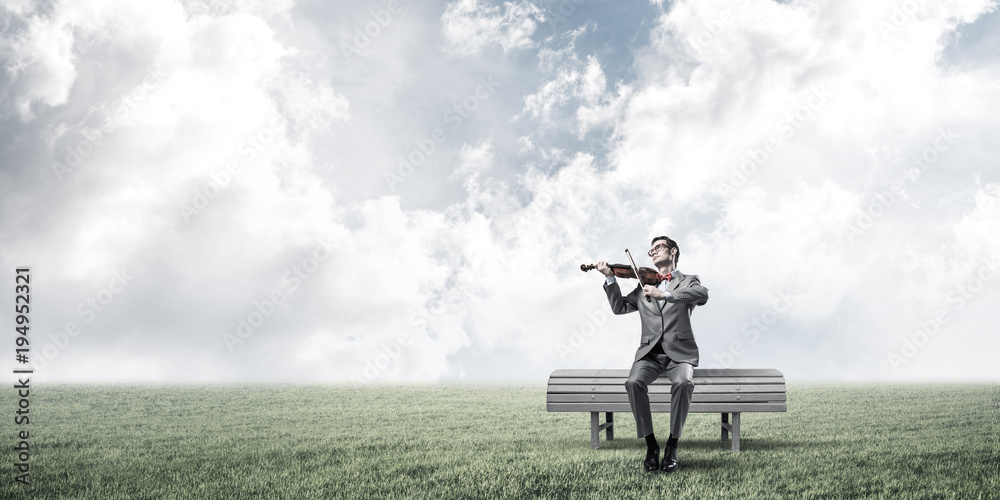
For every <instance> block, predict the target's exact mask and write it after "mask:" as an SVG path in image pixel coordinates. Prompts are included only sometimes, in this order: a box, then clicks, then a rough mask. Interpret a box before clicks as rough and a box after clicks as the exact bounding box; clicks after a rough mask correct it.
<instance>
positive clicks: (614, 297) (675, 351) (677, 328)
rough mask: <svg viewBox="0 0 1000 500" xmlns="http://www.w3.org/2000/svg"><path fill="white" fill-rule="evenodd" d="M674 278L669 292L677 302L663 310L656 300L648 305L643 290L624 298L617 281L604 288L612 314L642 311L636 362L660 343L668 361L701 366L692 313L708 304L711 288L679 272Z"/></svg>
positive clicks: (695, 278) (669, 303) (667, 303)
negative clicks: (692, 326) (640, 334)
mask: <svg viewBox="0 0 1000 500" xmlns="http://www.w3.org/2000/svg"><path fill="white" fill-rule="evenodd" d="M672 275H673V279H671V280H670V284H669V285H667V291H668V292H670V294H671V295H673V296H674V302H666V301H664V303H663V307H660V306H659V303H658V301H657V300H656V299H653V300H651V301H649V302H647V301H646V299H645V298H644V297H643V296H642V288H641V287H636V289H635V290H633V291H632V293H630V294H628V296H626V297H622V292H621V289H620V288H618V281H617V280H616V281H615V282H614V283H611V284H607V283H605V285H604V291H605V292H606V293H607V294H608V302H610V303H611V311H612V312H614V313H615V314H627V313H630V312H634V311H639V318H640V319H641V320H642V338H641V339H640V343H639V349H638V350H636V351H635V360H634V361H633V362H635V361H639V360H640V359H642V357H643V356H645V355H646V354H648V353H649V351H651V350H652V349H653V346H655V345H656V343H657V342H659V343H660V345H662V346H663V352H665V353H666V354H667V357H668V358H670V359H672V360H674V361H677V362H685V363H691V364H692V365H694V366H698V344H697V343H696V342H695V339H694V331H692V330H691V312H692V311H693V310H694V306H696V305H699V306H702V305H705V303H706V302H708V289H707V288H705V287H703V286H701V282H700V281H698V276H697V275H694V274H683V273H681V272H679V271H674V272H673V273H672Z"/></svg>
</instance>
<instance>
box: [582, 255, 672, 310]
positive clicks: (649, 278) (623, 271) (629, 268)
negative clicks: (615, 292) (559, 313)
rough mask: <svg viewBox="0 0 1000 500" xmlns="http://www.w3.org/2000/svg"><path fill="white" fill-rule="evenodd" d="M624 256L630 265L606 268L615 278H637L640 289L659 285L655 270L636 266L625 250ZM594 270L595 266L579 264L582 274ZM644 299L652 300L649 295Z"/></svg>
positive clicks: (616, 265) (657, 274) (610, 265)
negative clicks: (626, 256) (644, 286)
mask: <svg viewBox="0 0 1000 500" xmlns="http://www.w3.org/2000/svg"><path fill="white" fill-rule="evenodd" d="M625 255H628V261H629V262H631V263H632V264H631V265H626V264H608V268H609V269H611V272H612V273H613V274H614V275H615V276H618V277H620V278H638V280H639V287H640V288H641V287H642V286H643V285H653V286H656V285H657V284H659V283H660V277H659V276H660V275H659V273H658V272H657V271H656V269H652V268H649V267H638V266H636V265H635V260H634V259H633V258H632V253H631V252H629V251H628V249H627V248H626V249H625ZM596 268H597V264H590V265H587V264H580V270H581V271H583V272H587V271H589V270H591V269H596ZM643 295H645V293H643ZM645 297H646V302H652V301H653V299H652V298H651V297H650V296H649V295H645Z"/></svg>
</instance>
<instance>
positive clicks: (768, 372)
mask: <svg viewBox="0 0 1000 500" xmlns="http://www.w3.org/2000/svg"><path fill="white" fill-rule="evenodd" d="M628 372H629V371H628V370H620V369H600V370H556V371H554V372H552V374H551V375H550V377H628ZM694 376H695V377H783V376H784V375H782V373H781V371H779V370H775V369H773V368H695V369H694Z"/></svg>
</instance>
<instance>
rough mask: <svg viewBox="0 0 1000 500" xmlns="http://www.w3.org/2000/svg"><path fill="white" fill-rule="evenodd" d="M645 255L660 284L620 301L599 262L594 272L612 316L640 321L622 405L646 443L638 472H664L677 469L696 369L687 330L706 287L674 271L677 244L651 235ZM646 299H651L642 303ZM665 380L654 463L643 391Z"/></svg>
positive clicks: (694, 350)
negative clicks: (665, 408)
mask: <svg viewBox="0 0 1000 500" xmlns="http://www.w3.org/2000/svg"><path fill="white" fill-rule="evenodd" d="M651 245H652V247H653V248H652V250H650V251H649V253H648V254H649V256H650V258H652V259H653V265H654V266H656V269H657V270H658V271H659V276H658V277H659V278H660V282H659V283H657V284H656V285H655V286H654V285H643V286H639V287H636V289H635V290H633V291H632V293H629V294H628V296H625V297H622V292H621V289H619V288H618V283H617V281H616V280H615V277H614V273H613V272H612V270H611V269H610V268H609V267H608V263H607V262H604V261H600V262H598V263H597V270H598V271H600V272H601V273H603V274H604V276H606V281H605V283H604V291H605V292H606V293H607V294H608V302H610V303H611V310H612V312H614V313H615V314H626V313H630V312H634V311H639V318H640V319H641V321H642V337H641V339H640V343H639V349H638V350H637V351H636V352H635V360H634V362H633V363H632V371H631V372H630V373H629V376H628V380H626V381H625V390H626V392H628V402H629V405H631V407H632V415H633V416H635V426H636V431H637V433H638V437H640V438H645V439H646V458H645V460H643V462H642V468H643V470H645V471H646V472H652V471H655V470H657V469H660V470H662V471H664V472H673V471H675V470H677V440H678V439H679V438H680V437H681V431H682V430H683V429H684V421H685V420H686V419H687V414H688V410H689V409H690V408H691V394H692V393H693V392H694V382H693V381H692V376H693V374H694V367H695V366H698V344H696V343H695V340H694V332H693V331H692V330H691V312H692V311H693V310H694V306H696V305H699V306H700V305H705V303H706V302H708V289H707V288H705V287H703V286H701V282H700V281H699V280H698V276H696V275H693V274H691V275H688V274H684V273H681V272H680V271H678V270H677V261H678V260H680V256H681V250H680V248H679V247H678V246H677V243H676V242H675V241H674V240H672V239H670V238H668V237H666V236H657V237H655V238H653V241H652V243H651ZM646 297H649V298H650V299H652V300H649V301H647V300H646ZM664 372H666V374H667V377H668V378H669V379H670V383H671V384H672V385H671V388H670V437H669V438H668V439H667V443H666V450H664V454H663V463H662V464H661V463H660V447H659V445H657V444H656V436H655V435H654V434H653V418H652V414H651V413H650V409H649V392H648V391H647V388H648V386H649V384H650V383H652V382H653V381H654V380H656V379H657V378H658V377H659V376H660V375H661V374H662V373H664Z"/></svg>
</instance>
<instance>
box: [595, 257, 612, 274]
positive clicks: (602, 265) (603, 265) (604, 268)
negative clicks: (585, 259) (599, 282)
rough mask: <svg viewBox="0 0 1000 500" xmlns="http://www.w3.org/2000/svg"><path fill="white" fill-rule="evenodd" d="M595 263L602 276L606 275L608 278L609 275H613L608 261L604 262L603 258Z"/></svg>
mask: <svg viewBox="0 0 1000 500" xmlns="http://www.w3.org/2000/svg"><path fill="white" fill-rule="evenodd" d="M596 265H597V270H598V271H600V272H601V274H603V275H604V276H607V277H608V278H610V277H612V276H614V275H615V272H614V271H612V270H611V268H610V267H608V263H607V262H605V261H603V260H599V261H597V264H596Z"/></svg>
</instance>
